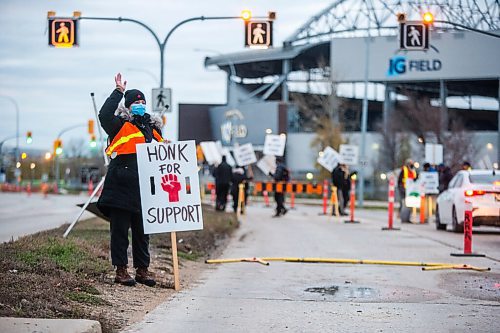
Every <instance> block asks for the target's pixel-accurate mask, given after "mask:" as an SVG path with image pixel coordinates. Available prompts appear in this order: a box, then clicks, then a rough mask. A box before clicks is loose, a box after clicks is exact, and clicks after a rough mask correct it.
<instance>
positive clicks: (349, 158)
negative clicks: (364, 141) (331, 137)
mask: <svg viewBox="0 0 500 333" xmlns="http://www.w3.org/2000/svg"><path fill="white" fill-rule="evenodd" d="M339 150H340V152H339V153H340V156H341V157H342V162H343V163H344V164H347V165H356V164H358V157H359V154H358V146H355V145H340V147H339Z"/></svg>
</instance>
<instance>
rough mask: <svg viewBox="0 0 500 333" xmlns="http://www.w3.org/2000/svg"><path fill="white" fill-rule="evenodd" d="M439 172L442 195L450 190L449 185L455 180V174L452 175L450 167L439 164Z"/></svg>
mask: <svg viewBox="0 0 500 333" xmlns="http://www.w3.org/2000/svg"><path fill="white" fill-rule="evenodd" d="M438 172H439V193H441V192H444V191H446V190H447V189H448V185H449V184H450V181H451V179H452V178H453V174H452V173H451V169H450V167H449V166H446V165H444V164H439V166H438Z"/></svg>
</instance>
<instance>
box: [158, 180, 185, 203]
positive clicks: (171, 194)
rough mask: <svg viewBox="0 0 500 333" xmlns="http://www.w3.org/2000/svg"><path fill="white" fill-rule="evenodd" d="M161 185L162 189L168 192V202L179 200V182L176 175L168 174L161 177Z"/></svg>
mask: <svg viewBox="0 0 500 333" xmlns="http://www.w3.org/2000/svg"><path fill="white" fill-rule="evenodd" d="M161 187H162V188H163V191H165V192H167V193H168V202H178V201H179V191H180V190H181V183H179V181H178V180H177V176H176V175H172V174H168V175H165V176H163V177H162V182H161Z"/></svg>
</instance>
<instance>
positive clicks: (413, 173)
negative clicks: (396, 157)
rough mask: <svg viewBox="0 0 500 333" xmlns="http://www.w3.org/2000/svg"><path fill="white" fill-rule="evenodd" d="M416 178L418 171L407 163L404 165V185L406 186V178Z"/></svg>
mask: <svg viewBox="0 0 500 333" xmlns="http://www.w3.org/2000/svg"><path fill="white" fill-rule="evenodd" d="M408 178H409V179H415V178H417V172H416V171H415V170H410V169H409V168H408V167H407V166H406V165H404V166H403V179H402V181H403V187H404V188H406V180H407V179H408Z"/></svg>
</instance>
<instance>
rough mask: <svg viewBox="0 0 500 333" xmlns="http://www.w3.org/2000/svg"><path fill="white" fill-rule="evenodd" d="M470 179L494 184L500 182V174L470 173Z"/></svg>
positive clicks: (474, 181)
mask: <svg viewBox="0 0 500 333" xmlns="http://www.w3.org/2000/svg"><path fill="white" fill-rule="evenodd" d="M469 179H470V182H471V183H474V184H493V183H496V182H500V174H496V175H494V174H486V175H469Z"/></svg>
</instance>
